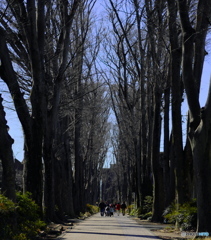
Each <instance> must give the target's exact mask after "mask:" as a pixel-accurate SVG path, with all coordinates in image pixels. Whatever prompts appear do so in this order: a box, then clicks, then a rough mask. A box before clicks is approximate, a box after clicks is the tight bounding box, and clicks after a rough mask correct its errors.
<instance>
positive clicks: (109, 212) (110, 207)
mask: <svg viewBox="0 0 211 240" xmlns="http://www.w3.org/2000/svg"><path fill="white" fill-rule="evenodd" d="M99 208H100V214H101V216H110V217H111V216H113V215H114V212H116V213H117V215H118V216H119V214H120V212H121V210H122V215H123V216H124V215H125V210H126V208H127V205H126V204H125V202H123V203H122V204H120V203H115V204H112V203H110V204H109V203H107V202H106V203H105V202H104V201H101V202H100V204H99Z"/></svg>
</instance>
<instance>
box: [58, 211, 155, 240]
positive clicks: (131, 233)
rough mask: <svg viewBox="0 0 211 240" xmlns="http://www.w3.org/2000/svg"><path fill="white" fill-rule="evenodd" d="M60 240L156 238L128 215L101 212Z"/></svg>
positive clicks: (147, 239) (148, 239) (146, 239)
mask: <svg viewBox="0 0 211 240" xmlns="http://www.w3.org/2000/svg"><path fill="white" fill-rule="evenodd" d="M58 239H59V240H155V239H159V238H158V237H156V236H155V235H153V233H152V232H151V231H150V230H148V229H147V228H144V225H140V224H138V223H137V222H136V221H135V220H132V219H131V218H129V217H127V216H122V215H121V214H120V216H117V215H115V216H113V217H101V216H100V213H98V214H95V215H93V216H92V217H90V218H88V219H86V220H84V221H82V222H80V223H79V224H77V225H76V226H75V227H73V229H67V230H66V232H65V233H64V234H63V235H62V236H60V237H59V238H58Z"/></svg>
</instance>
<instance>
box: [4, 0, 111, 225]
mask: <svg viewBox="0 0 211 240" xmlns="http://www.w3.org/2000/svg"><path fill="white" fill-rule="evenodd" d="M94 4H95V1H94V0H86V1H78V0H75V1H66V0H64V1H63V0H62V1H61V0H59V1H34V0H29V1H1V5H0V12H1V19H0V59H1V66H0V77H1V79H2V80H3V81H2V83H1V84H6V85H7V87H8V90H9V94H10V95H11V98H12V100H13V102H14V106H15V111H16V112H17V115H18V118H19V120H20V123H21V125H22V129H23V134H24V161H23V163H24V173H23V191H24V192H26V191H29V192H31V193H32V198H33V199H34V200H35V201H36V203H37V204H38V205H39V206H40V207H41V209H43V212H45V217H46V219H47V220H51V221H52V220H56V219H58V218H62V217H64V215H65V214H67V215H71V216H74V215H75V214H79V213H80V212H83V211H84V210H85V203H94V202H95V201H96V200H97V197H98V192H99V190H98V185H97V184H98V182H99V176H100V170H101V169H102V167H103V163H104V159H105V155H106V152H107V148H108V136H109V134H108V133H109V130H108V129H109V124H108V121H107V119H108V116H109V105H108V104H109V99H108V94H106V92H105V89H106V88H105V86H104V85H103V83H102V81H101V79H100V74H99V71H98V70H97V62H96V58H97V55H98V52H99V46H100V45H99V44H100V41H101V36H100V34H101V30H100V26H95V21H96V20H95V19H93V14H92V9H93V7H94ZM97 29H98V30H97ZM0 113H1V119H2V121H1V131H2V132H1V143H0V154H1V155H0V158H1V161H2V165H3V173H4V174H3V187H2V192H3V193H5V195H6V196H8V197H9V198H10V199H12V200H14V201H15V182H14V181H15V178H14V159H13V154H12V148H11V146H12V144H13V140H12V139H11V137H10V136H9V135H8V129H7V122H6V119H5V111H4V109H3V107H2V99H1V112H0Z"/></svg>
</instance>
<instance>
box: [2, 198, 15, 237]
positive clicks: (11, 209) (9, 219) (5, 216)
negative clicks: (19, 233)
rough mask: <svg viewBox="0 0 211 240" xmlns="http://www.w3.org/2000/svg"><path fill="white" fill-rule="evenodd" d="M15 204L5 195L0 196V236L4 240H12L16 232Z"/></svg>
mask: <svg viewBox="0 0 211 240" xmlns="http://www.w3.org/2000/svg"><path fill="white" fill-rule="evenodd" d="M15 217H16V206H15V204H14V203H13V202H12V201H11V200H9V199H8V198H6V197H5V196H3V195H0V236H1V239H2V240H6V239H7V240H8V239H12V234H13V231H14V230H15V227H16V226H15V223H14V219H15Z"/></svg>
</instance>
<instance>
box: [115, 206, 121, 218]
mask: <svg viewBox="0 0 211 240" xmlns="http://www.w3.org/2000/svg"><path fill="white" fill-rule="evenodd" d="M120 209H121V205H120V203H117V204H116V211H117V215H118V216H119V213H120Z"/></svg>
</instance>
